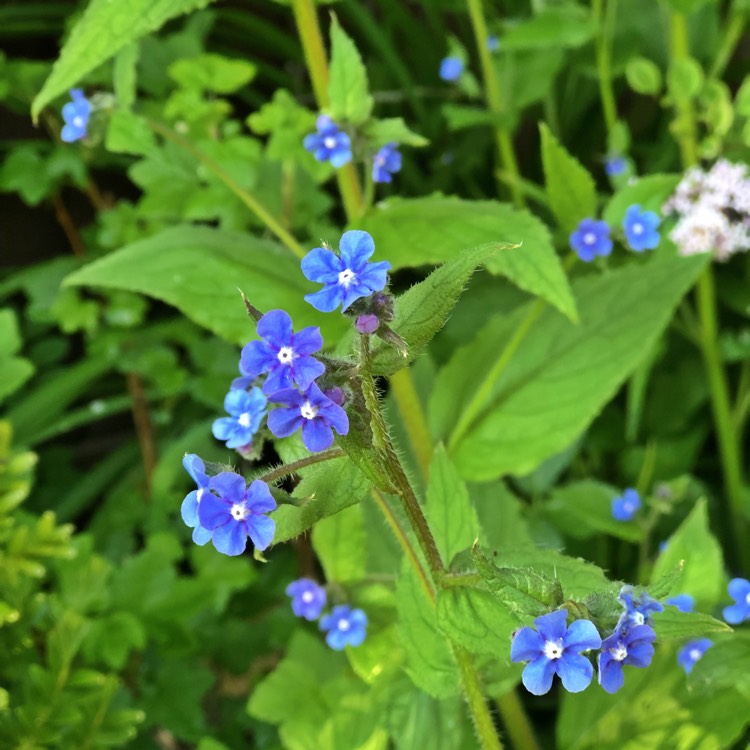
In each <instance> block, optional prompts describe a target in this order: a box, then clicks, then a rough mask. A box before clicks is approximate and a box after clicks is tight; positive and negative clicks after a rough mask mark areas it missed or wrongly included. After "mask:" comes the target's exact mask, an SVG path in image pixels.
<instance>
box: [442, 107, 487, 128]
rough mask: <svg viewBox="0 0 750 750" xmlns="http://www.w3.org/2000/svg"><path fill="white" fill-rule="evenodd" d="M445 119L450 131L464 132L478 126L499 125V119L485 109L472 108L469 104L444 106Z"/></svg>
mask: <svg viewBox="0 0 750 750" xmlns="http://www.w3.org/2000/svg"><path fill="white" fill-rule="evenodd" d="M441 111H442V113H443V117H445V122H446V124H447V125H448V129H449V130H463V129H464V128H475V127H478V126H482V127H485V126H487V125H495V124H497V121H498V117H497V115H495V114H493V113H492V112H490V111H488V110H487V109H485V108H484V107H471V106H469V105H467V104H444V105H443V106H442V110H441Z"/></svg>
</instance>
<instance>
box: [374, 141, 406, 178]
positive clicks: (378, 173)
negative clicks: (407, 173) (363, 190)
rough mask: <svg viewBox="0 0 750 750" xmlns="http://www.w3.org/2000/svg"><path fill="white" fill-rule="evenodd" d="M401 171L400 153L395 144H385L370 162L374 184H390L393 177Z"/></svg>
mask: <svg viewBox="0 0 750 750" xmlns="http://www.w3.org/2000/svg"><path fill="white" fill-rule="evenodd" d="M400 170H401V152H400V151H399V150H398V145H397V144H396V143H386V144H385V146H383V147H382V148H381V149H380V150H379V151H378V153H377V154H375V156H374V157H373V160H372V179H373V181H374V182H391V181H392V180H393V175H394V174H396V172H399V171H400Z"/></svg>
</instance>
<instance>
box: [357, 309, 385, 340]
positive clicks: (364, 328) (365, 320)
mask: <svg viewBox="0 0 750 750" xmlns="http://www.w3.org/2000/svg"><path fill="white" fill-rule="evenodd" d="M354 327H355V328H356V329H357V331H358V332H359V333H361V334H365V335H369V334H371V333H375V331H377V330H378V328H379V327H380V321H379V320H378V317H377V315H369V314H366V315H360V316H359V317H358V318H357V322H356V323H355V324H354Z"/></svg>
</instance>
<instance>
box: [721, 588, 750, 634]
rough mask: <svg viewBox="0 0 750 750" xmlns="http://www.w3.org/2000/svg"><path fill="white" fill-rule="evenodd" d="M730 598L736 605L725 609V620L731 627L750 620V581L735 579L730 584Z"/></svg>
mask: <svg viewBox="0 0 750 750" xmlns="http://www.w3.org/2000/svg"><path fill="white" fill-rule="evenodd" d="M729 596H731V597H732V599H734V602H735V603H734V604H732V605H731V606H729V607H724V619H725V620H726V621H727V622H728V623H729V624H730V625H739V624H740V623H741V622H744V621H745V620H750V581H748V580H747V578H733V579H732V580H731V581H730V582H729Z"/></svg>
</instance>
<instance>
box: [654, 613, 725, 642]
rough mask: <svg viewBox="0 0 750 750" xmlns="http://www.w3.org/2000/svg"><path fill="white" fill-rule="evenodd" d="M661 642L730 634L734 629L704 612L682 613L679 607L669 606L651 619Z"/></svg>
mask: <svg viewBox="0 0 750 750" xmlns="http://www.w3.org/2000/svg"><path fill="white" fill-rule="evenodd" d="M649 622H650V624H651V626H652V627H653V628H654V630H655V631H656V637H657V639H658V640H659V642H662V641H671V640H677V639H681V640H687V639H688V638H702V637H703V636H705V635H711V633H729V632H731V630H732V628H730V627H729V625H727V624H726V623H725V622H722V621H721V620H717V619H715V618H714V617H711V615H706V614H704V613H703V612H680V610H679V609H677V607H674V606H672V605H669V604H668V605H667V606H666V607H664V611H663V612H654V613H653V614H652V615H651V616H650V617H649Z"/></svg>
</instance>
